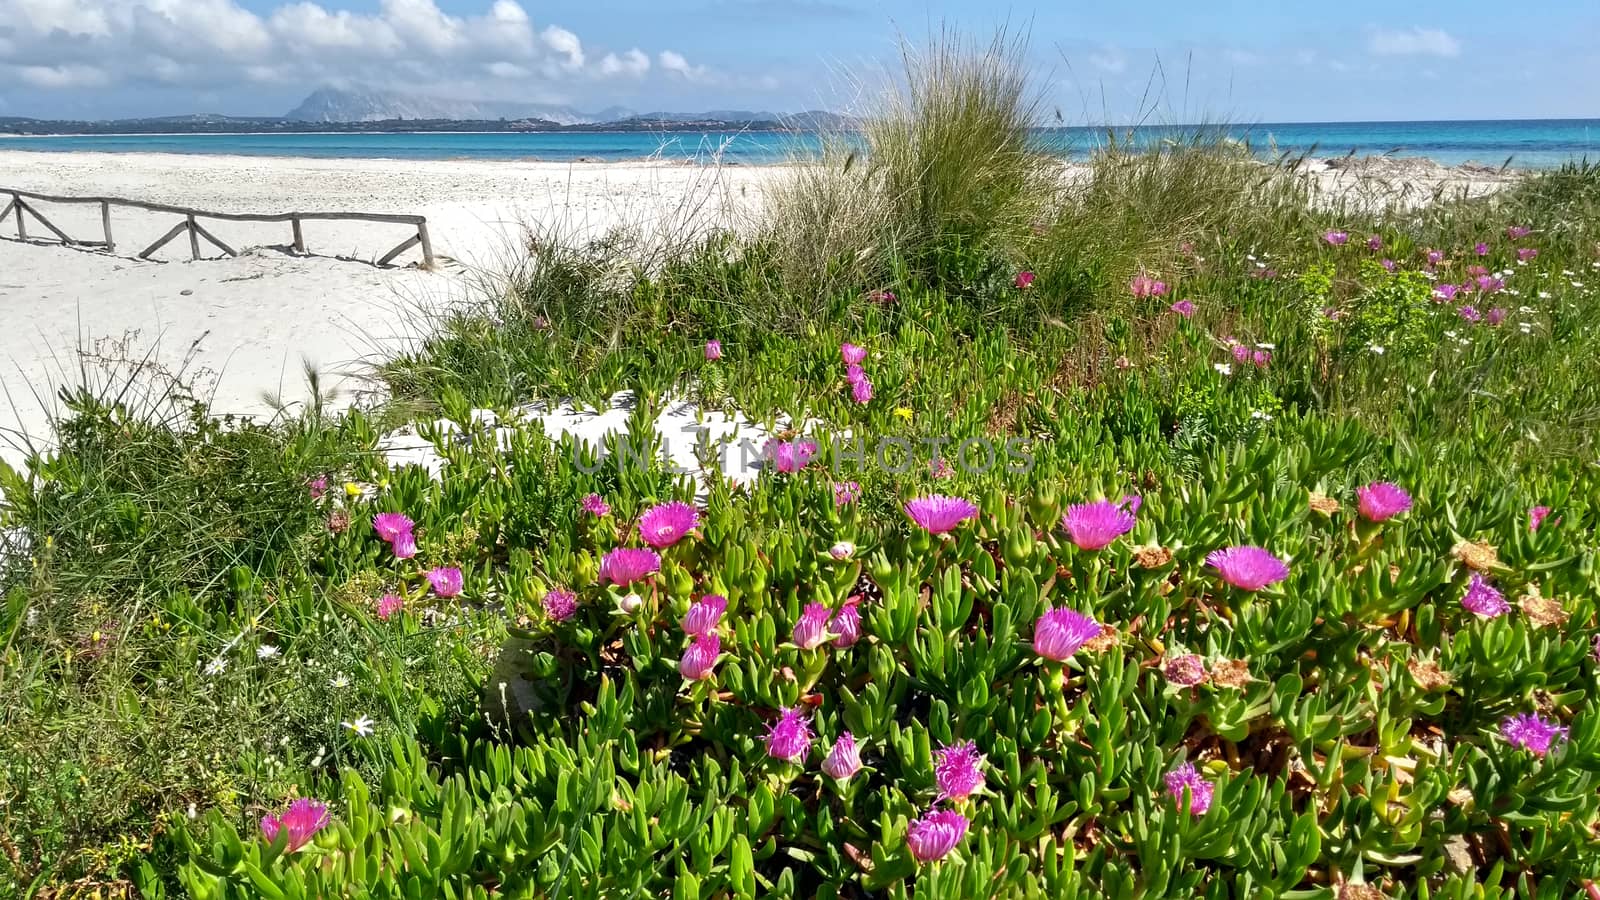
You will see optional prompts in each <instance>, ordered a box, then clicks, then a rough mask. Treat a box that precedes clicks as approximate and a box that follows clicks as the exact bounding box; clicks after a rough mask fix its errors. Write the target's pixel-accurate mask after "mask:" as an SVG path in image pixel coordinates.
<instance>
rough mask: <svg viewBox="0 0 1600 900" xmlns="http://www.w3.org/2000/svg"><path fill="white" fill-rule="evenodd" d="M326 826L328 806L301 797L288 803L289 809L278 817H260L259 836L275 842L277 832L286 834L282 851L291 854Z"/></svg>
mask: <svg viewBox="0 0 1600 900" xmlns="http://www.w3.org/2000/svg"><path fill="white" fill-rule="evenodd" d="M327 824H328V805H327V804H326V803H323V802H321V801H320V800H311V799H308V798H305V797H301V798H300V799H299V800H296V801H294V802H293V803H290V804H289V808H288V809H286V810H284V811H283V813H282V814H280V815H276V816H273V815H267V816H262V817H261V834H262V836H263V837H265V838H266V839H267V840H268V841H276V840H277V839H278V832H279V831H284V832H287V834H288V838H287V844H286V845H285V847H284V849H285V851H286V852H288V853H293V852H295V851H296V850H299V849H300V848H301V847H304V846H305V845H306V844H307V843H309V842H310V841H311V839H312V838H313V837H315V836H316V834H317V832H319V831H321V830H322V829H323V828H325V827H327Z"/></svg>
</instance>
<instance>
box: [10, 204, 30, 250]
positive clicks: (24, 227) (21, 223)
mask: <svg viewBox="0 0 1600 900" xmlns="http://www.w3.org/2000/svg"><path fill="white" fill-rule="evenodd" d="M11 206H12V208H13V209H15V210H16V212H17V237H18V238H20V239H21V240H24V241H25V240H27V239H28V223H27V222H26V221H25V220H24V219H23V218H22V195H21V194H15V193H14V194H12V195H11Z"/></svg>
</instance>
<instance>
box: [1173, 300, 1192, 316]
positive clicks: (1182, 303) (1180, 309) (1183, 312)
mask: <svg viewBox="0 0 1600 900" xmlns="http://www.w3.org/2000/svg"><path fill="white" fill-rule="evenodd" d="M1167 308H1168V309H1170V310H1172V311H1173V312H1175V313H1177V314H1178V315H1180V316H1183V317H1184V318H1185V319H1187V318H1190V317H1192V316H1193V315H1194V301H1193V300H1179V301H1178V302H1177V303H1174V304H1172V305H1171V306H1169V307H1167Z"/></svg>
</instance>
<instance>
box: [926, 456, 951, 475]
mask: <svg viewBox="0 0 1600 900" xmlns="http://www.w3.org/2000/svg"><path fill="white" fill-rule="evenodd" d="M928 474H929V475H932V476H933V477H935V478H949V477H950V476H951V475H954V474H955V471H954V470H953V469H951V468H950V461H949V460H947V459H945V458H944V457H942V456H941V457H939V458H938V459H935V460H934V461H933V462H931V463H928Z"/></svg>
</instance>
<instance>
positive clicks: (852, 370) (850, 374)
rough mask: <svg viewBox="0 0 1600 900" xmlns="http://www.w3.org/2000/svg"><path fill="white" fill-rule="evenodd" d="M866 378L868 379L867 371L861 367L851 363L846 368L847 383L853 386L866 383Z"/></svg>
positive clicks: (845, 377) (845, 378)
mask: <svg viewBox="0 0 1600 900" xmlns="http://www.w3.org/2000/svg"><path fill="white" fill-rule="evenodd" d="M866 378H867V370H866V369H863V368H861V367H860V366H858V365H856V364H855V363H851V364H850V365H848V366H845V367H844V380H845V381H848V382H849V383H851V384H855V383H856V382H858V381H865V380H866Z"/></svg>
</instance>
